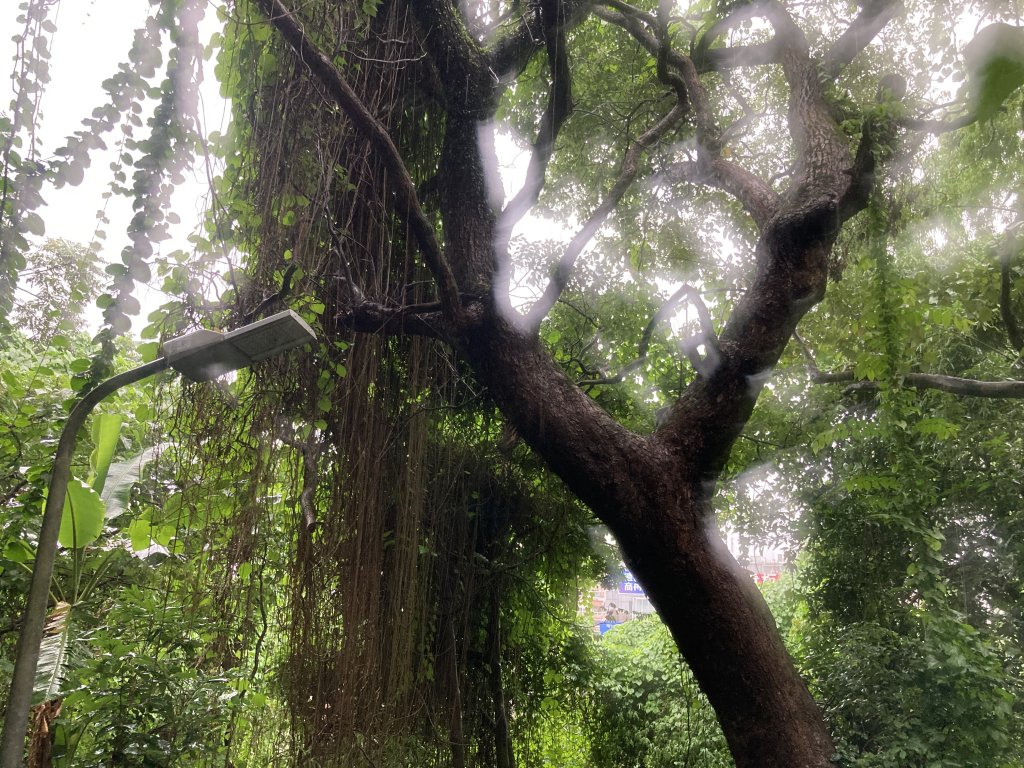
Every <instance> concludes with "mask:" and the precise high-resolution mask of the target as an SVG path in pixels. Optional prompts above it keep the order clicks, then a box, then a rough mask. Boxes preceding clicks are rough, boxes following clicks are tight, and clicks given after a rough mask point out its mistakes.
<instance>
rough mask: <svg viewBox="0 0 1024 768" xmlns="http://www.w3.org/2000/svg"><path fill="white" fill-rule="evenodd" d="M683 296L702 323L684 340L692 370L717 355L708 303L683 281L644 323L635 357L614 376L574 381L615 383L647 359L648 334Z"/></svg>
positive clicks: (582, 384) (699, 368)
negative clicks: (700, 351)
mask: <svg viewBox="0 0 1024 768" xmlns="http://www.w3.org/2000/svg"><path fill="white" fill-rule="evenodd" d="M683 299H689V300H690V302H691V303H692V304H693V305H694V307H695V308H696V310H697V319H698V321H699V322H700V327H701V332H700V333H699V334H696V335H695V336H692V337H690V338H689V339H687V340H686V341H685V342H683V352H684V354H686V357H687V359H688V360H689V361H690V364H691V365H693V367H694V370H696V371H698V372H700V371H701V370H702V369H703V368H705V367H706V365H707V362H708V361H710V360H714V359H716V358H717V355H718V337H717V335H716V334H715V326H714V322H713V321H712V319H711V313H710V312H708V308H707V305H706V304H705V303H704V300H703V299H702V298H701V296H700V292H699V291H697V289H696V288H694V287H693V286H692V285H688V284H684V285H683V286H682V287H680V288H679V289H678V290H677V291H676V292H675V293H673V294H672V295H671V296H669V297H668V298H667V299H666V300H665V303H664V304H662V305H661V307H659V308H658V311H657V312H655V313H654V315H653V316H652V317H651V319H650V321H649V322H648V323H647V325H646V327H645V328H644V331H643V333H642V334H640V342H639V343H638V344H637V357H636V359H635V360H633V361H632V362H630V363H628V364H627V365H625V366H624V367H623V368H622V369H621V370H620V371H619V372H618V373H616V374H614V375H613V376H603V377H601V378H597V379H583V380H582V381H578V382H576V384H577V385H578V386H581V387H588V386H598V385H607V384H618V383H619V382H621V381H623V380H624V379H625V378H626V376H628V375H629V374H631V373H632V372H633V371H635V370H636V369H637V368H639V367H640V366H641V365H642V364H643V363H644V361H645V360H647V353H648V350H649V349H650V345H651V337H652V336H653V335H654V331H655V330H656V329H657V327H658V326H659V325H661V324H662V323H663V322H665V320H667V319H668V318H669V317H670V316H671V315H672V313H673V312H674V311H675V310H676V308H677V307H678V306H679V305H680V304H681V303H682V301H683ZM702 344H703V345H704V346H705V348H706V349H707V354H706V356H705V357H704V358H701V357H700V355H699V354H698V353H697V347H699V346H701V345H702Z"/></svg>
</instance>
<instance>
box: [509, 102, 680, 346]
mask: <svg viewBox="0 0 1024 768" xmlns="http://www.w3.org/2000/svg"><path fill="white" fill-rule="evenodd" d="M685 114H686V110H685V108H684V107H683V106H682V105H680V104H676V105H675V106H673V107H672V109H671V110H669V112H668V114H666V115H665V116H664V117H662V118H661V119H660V120H659V121H658V122H657V123H655V124H654V125H653V126H652V127H651V128H649V129H648V130H647V131H646V132H644V133H643V134H641V135H640V136H639V137H637V139H636V141H634V142H633V144H632V145H631V146H630V148H629V149H628V150H627V151H626V156H625V158H623V161H622V169H621V170H620V171H619V177H618V179H617V180H616V181H615V184H614V185H613V186H612V188H611V189H610V190H609V191H608V194H607V195H606V196H605V198H604V200H602V201H601V204H600V205H599V206H598V207H597V208H596V209H594V212H593V213H591V214H590V218H588V219H587V221H586V223H585V224H584V225H583V227H582V228H581V229H580V231H579V232H577V233H576V236H575V237H573V239H572V240H571V241H570V243H569V245H568V247H567V248H566V249H565V253H563V254H562V258H561V259H560V260H559V262H558V266H557V267H556V268H555V273H554V275H552V276H551V280H550V281H549V282H548V285H547V287H546V288H545V289H544V293H543V294H542V295H541V297H540V298H539V299H537V301H536V302H535V303H534V305H533V306H532V307H530V311H529V312H527V314H526V326H527V327H528V328H530V329H531V330H532V331H536V329H538V328H539V327H540V323H541V321H542V320H543V319H544V318H545V317H546V316H547V314H548V312H550V311H551V308H552V307H553V306H555V302H557V301H558V297H559V296H560V295H561V294H562V291H563V290H565V287H566V286H567V285H568V284H569V280H570V278H571V277H572V272H573V268H574V267H575V265H576V259H577V258H579V255H580V254H581V253H582V252H583V249H584V248H585V247H586V246H587V243H589V242H590V241H591V240H592V239H593V237H594V235H595V234H597V231H598V230H599V229H600V228H601V225H602V224H604V222H605V220H606V219H607V218H608V216H609V215H610V214H611V212H612V211H614V210H615V208H616V206H618V204H619V202H620V201H621V200H622V197H623V196H624V195H625V194H626V191H627V190H628V189H629V187H630V186H631V185H632V183H633V181H634V180H635V179H636V175H637V173H638V171H639V165H640V153H641V152H643V151H644V150H646V149H648V148H649V147H651V146H652V145H653V144H654V143H655V142H657V141H658V140H659V139H660V138H661V137H663V136H664V135H665V134H666V133H668V132H669V130H671V129H672V128H673V127H674V126H676V125H677V124H678V123H679V121H680V120H682V118H683V116H684V115H685Z"/></svg>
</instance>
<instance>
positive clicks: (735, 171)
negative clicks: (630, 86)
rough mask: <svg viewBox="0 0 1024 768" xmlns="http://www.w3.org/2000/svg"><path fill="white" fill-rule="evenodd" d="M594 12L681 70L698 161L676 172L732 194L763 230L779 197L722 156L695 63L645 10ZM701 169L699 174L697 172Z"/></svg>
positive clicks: (613, 2)
mask: <svg viewBox="0 0 1024 768" xmlns="http://www.w3.org/2000/svg"><path fill="white" fill-rule="evenodd" d="M609 4H611V5H614V6H615V7H621V6H623V5H625V4H624V3H622V2H619V0H609ZM595 14H596V15H598V16H600V17H601V18H602V19H605V20H606V21H608V22H609V23H612V24H615V25H616V26H619V27H621V28H622V29H624V30H625V31H626V32H628V33H629V34H630V35H632V36H633V38H634V39H635V40H636V41H637V42H639V43H640V44H641V45H642V46H643V47H644V48H645V49H646V50H647V51H648V52H649V53H650V54H651V55H652V56H653V57H655V59H657V60H660V61H663V62H664V64H665V67H666V69H667V67H668V66H671V67H672V68H673V69H674V70H675V71H676V72H678V73H679V74H678V77H680V78H681V79H682V81H683V82H684V83H685V87H686V92H687V95H688V96H689V101H690V104H691V105H692V107H693V110H694V114H695V117H696V125H697V142H698V160H697V163H695V164H692V165H688V164H679V165H677V166H673V168H674V169H675V170H676V172H677V174H682V175H683V177H684V178H686V179H687V180H688V181H699V182H700V183H703V184H708V185H710V186H714V187H717V188H719V189H721V190H723V191H725V192H728V193H729V194H731V195H733V196H734V197H736V199H737V200H738V201H739V202H740V204H741V205H743V207H744V209H745V210H747V212H748V213H750V215H751V216H752V217H753V218H754V221H755V222H756V223H757V225H758V227H759V228H762V229H763V228H764V226H765V225H766V224H767V223H768V221H769V220H770V219H771V218H772V216H774V215H775V213H776V212H777V210H778V207H779V202H780V198H779V196H778V195H777V194H776V193H775V191H774V190H773V189H772V188H771V186H770V185H769V184H768V183H767V182H765V181H763V180H762V179H760V178H758V177H757V176H755V175H754V174H753V173H750V172H749V171H747V170H745V169H743V168H741V167H740V166H738V165H736V164H734V163H731V162H729V161H728V160H725V159H723V158H722V157H721V156H720V142H721V138H720V135H719V132H718V129H717V126H716V125H715V122H714V116H713V113H712V110H711V105H710V102H709V100H708V97H707V92H706V91H705V89H704V86H703V85H701V83H700V80H699V78H698V72H697V69H696V68H695V66H694V62H693V61H692V60H691V59H690V58H689V57H687V56H684V55H682V54H680V53H679V52H678V51H676V50H674V49H671V48H668V47H667V46H666V44H665V42H664V40H660V41H659V40H658V39H657V38H656V37H655V36H654V35H653V34H651V33H650V32H649V31H648V30H647V29H646V28H645V27H644V25H643V23H641V21H640V18H641V17H642V16H643V14H642V12H637V13H636V14H630V15H627V14H619V13H614V12H611V11H607V10H604V9H601V8H598V9H595ZM649 23H651V24H655V20H654V19H653V18H651V19H650V22H649ZM698 170H699V173H695V172H696V171H698ZM677 178H678V176H677Z"/></svg>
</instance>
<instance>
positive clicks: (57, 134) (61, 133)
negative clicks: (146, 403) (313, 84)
mask: <svg viewBox="0 0 1024 768" xmlns="http://www.w3.org/2000/svg"><path fill="white" fill-rule="evenodd" d="M149 12H150V7H149V4H148V3H141V2H124V1H123V0H121V1H119V2H109V1H108V2H99V1H98V0H70V1H69V0H64V2H60V3H59V4H58V5H57V6H56V8H55V13H56V18H55V23H56V25H57V32H56V34H55V35H54V36H53V38H52V43H51V48H50V50H51V58H50V79H51V80H50V83H49V84H48V85H47V87H46V91H45V93H44V94H43V100H42V104H41V110H40V111H41V114H42V118H41V120H40V121H39V124H38V126H37V131H38V136H39V138H40V140H41V150H40V153H41V157H42V158H44V159H46V158H49V157H51V156H52V155H53V153H54V151H55V150H56V149H57V148H59V147H61V146H63V144H64V143H65V139H66V137H67V136H68V135H70V134H71V133H73V132H74V131H76V130H78V129H80V128H81V121H82V120H83V119H84V118H86V117H89V116H90V115H91V114H92V111H93V110H94V109H95V108H96V107H97V106H100V105H102V104H104V103H105V102H106V94H105V93H104V91H103V88H102V83H103V81H104V80H105V79H107V78H108V77H110V76H111V75H113V74H114V73H115V72H116V71H117V68H118V64H119V63H121V62H123V61H126V60H127V59H128V50H129V48H130V46H131V43H132V38H133V33H134V30H135V29H137V28H139V27H141V26H142V24H143V22H144V21H145V19H146V18H147V16H148V15H149ZM13 16H14V14H13V9H6V8H5V9H4V11H3V17H2V23H3V24H4V25H5V26H6V25H10V24H12V23H13ZM51 18H52V17H51ZM205 22H206V23H205V24H204V29H203V34H205V35H208V34H209V33H210V32H212V31H213V29H214V26H215V25H216V19H215V18H214V17H213V13H212V8H211V9H210V10H209V11H208V13H207V18H206V19H205ZM211 22H212V23H211ZM11 31H12V33H15V34H18V33H20V32H21V28H20V27H18V28H16V29H12V30H11ZM0 38H2V39H0V65H2V67H3V70H2V71H4V72H5V75H7V76H9V75H10V72H11V69H12V68H13V56H14V53H15V47H14V43H13V42H12V41H11V34H7V32H6V30H5V31H4V33H3V34H2V35H0ZM210 69H212V67H210ZM207 79H208V82H206V83H204V86H203V104H204V105H205V107H206V117H205V120H206V123H207V125H206V130H212V129H217V130H220V122H221V120H222V119H224V113H225V109H224V106H225V105H224V102H223V100H221V99H220V97H219V95H218V94H217V86H216V83H214V82H213V81H212V76H211V77H209V78H207ZM5 91H6V93H7V94H8V96H7V97H6V98H5V101H6V100H7V99H8V98H9V94H10V86H9V85H8V86H7V88H6V89H5ZM5 107H6V104H5ZM148 116H149V115H148V114H146V113H145V112H144V113H143V118H144V119H145V118H147V117H148ZM117 138H118V129H116V128H115V130H114V131H113V132H111V133H110V134H107V135H106V136H104V141H105V142H106V144H107V146H108V148H109V150H108V152H106V153H95V152H94V153H93V155H92V164H91V167H90V168H89V169H88V170H87V171H86V174H85V179H84V181H83V182H82V183H81V184H79V185H78V186H77V187H71V186H65V187H63V188H61V189H59V190H58V189H53V188H48V189H44V191H43V198H44V200H46V203H47V205H46V207H45V208H44V209H43V210H41V211H39V213H40V215H41V216H42V217H43V220H44V221H45V222H46V235H45V236H46V237H47V238H51V237H52V238H64V239H66V240H70V241H73V242H76V243H82V244H88V243H90V242H91V241H92V240H93V239H94V238H93V233H94V232H95V230H96V228H97V211H99V210H100V209H101V208H103V207H104V204H105V203H107V208H106V213H107V216H108V218H109V219H110V223H109V224H108V225H105V226H104V227H103V229H104V230H105V231H106V233H107V238H106V241H104V243H103V251H102V254H101V255H102V258H103V260H104V261H105V262H107V263H111V262H116V261H119V254H120V252H121V249H122V248H124V247H125V246H126V245H128V244H129V241H128V238H127V236H126V235H125V230H126V228H127V226H128V222H129V221H130V220H131V217H132V214H133V211H132V207H131V201H130V200H129V199H128V198H125V197H123V196H119V195H114V196H112V197H111V198H110V200H109V202H108V201H104V200H103V193H104V192H105V191H107V188H108V185H109V183H110V181H111V179H112V173H111V171H110V169H109V164H110V162H111V161H112V160H113V159H114V158H115V156H116V155H115V152H114V147H115V143H116V141H117ZM128 170H129V172H130V169H128ZM186 179H187V181H186V183H185V184H183V185H181V186H180V187H179V188H178V189H177V190H176V191H175V195H174V199H173V203H172V205H173V208H174V211H175V212H176V213H177V214H178V215H179V216H180V217H181V224H180V225H179V226H178V227H172V229H171V232H172V238H171V240H168V241H166V242H164V243H162V244H160V246H159V247H160V248H161V249H162V250H163V251H164V252H169V251H172V250H176V249H179V248H180V249H187V248H188V247H189V246H188V242H187V237H188V235H189V233H190V232H191V231H192V230H193V229H194V228H195V226H196V224H197V222H198V220H199V214H200V213H201V211H202V210H203V208H204V205H205V203H204V200H203V198H204V196H205V194H206V180H205V177H202V176H199V177H192V176H191V175H190V174H188V173H186ZM153 283H154V285H156V286H158V285H159V284H158V283H157V282H156V280H155V279H154V281H153ZM139 300H140V302H141V303H142V313H141V315H140V316H139V317H137V318H133V323H132V331H133V333H135V334H138V332H139V331H140V330H142V328H143V327H144V326H145V316H146V315H147V314H148V313H149V312H150V311H152V309H153V308H155V307H156V306H158V305H159V304H161V303H162V302H163V301H165V300H166V299H165V297H164V296H163V295H162V294H160V293H159V292H157V291H155V290H153V289H152V288H151V289H150V290H143V291H141V292H140V295H139ZM89 321H90V325H92V326H93V327H94V329H95V328H98V327H99V323H100V312H99V310H98V309H95V308H94V309H93V310H92V311H91V312H90V314H89Z"/></svg>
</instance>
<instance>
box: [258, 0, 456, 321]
mask: <svg viewBox="0 0 1024 768" xmlns="http://www.w3.org/2000/svg"><path fill="white" fill-rule="evenodd" d="M258 3H259V6H260V9H261V10H262V11H263V12H264V13H265V14H266V15H267V17H268V19H269V20H270V23H271V24H272V25H273V26H274V27H275V28H276V29H277V30H278V31H279V32H280V33H281V36H282V37H284V39H285V40H286V41H287V42H288V44H289V45H290V46H291V47H292V49H293V50H294V51H295V53H296V54H297V55H298V57H299V59H300V60H301V61H302V63H304V64H305V65H306V66H307V67H309V69H310V71H311V72H312V73H313V74H314V75H315V76H316V78H317V79H318V80H319V81H320V83H321V84H322V85H323V86H324V88H325V89H326V90H327V93H328V94H329V95H330V96H331V98H333V99H334V101H335V102H336V103H337V104H338V106H339V107H341V108H342V110H344V112H345V114H346V115H348V117H349V119H350V120H351V121H352V125H353V126H355V128H356V129H357V130H358V131H359V132H360V133H361V134H362V135H363V136H364V137H365V138H366V139H367V140H368V141H369V142H370V144H371V145H372V146H373V148H374V149H375V150H376V151H377V152H378V153H379V155H380V157H381V160H382V161H383V163H384V165H385V167H386V168H387V171H388V174H389V176H390V177H391V179H390V183H391V186H392V188H393V190H394V194H395V207H396V209H397V210H398V214H399V215H400V216H401V217H402V218H403V219H404V220H405V221H406V223H407V224H408V226H409V229H410V230H411V231H412V233H413V236H414V237H415V238H416V243H417V245H418V246H419V248H420V251H421V253H422V254H423V258H424V261H426V264H427V267H428V268H429V269H430V272H431V274H432V275H433V276H434V280H435V281H437V287H438V292H439V294H440V298H441V304H442V306H443V309H444V315H445V317H446V318H448V319H449V320H454V319H455V318H456V317H457V316H458V314H459V312H460V304H459V294H458V290H457V288H456V284H455V277H454V275H453V274H452V271H451V268H450V267H449V266H448V263H447V261H446V260H445V258H444V255H443V254H442V252H441V246H440V244H439V243H438V242H437V237H436V235H435V233H434V228H433V226H432V225H431V223H430V222H429V221H428V220H427V217H426V216H425V215H424V213H423V209H422V208H421V207H420V202H419V199H418V198H417V197H416V187H415V185H414V184H413V181H412V178H411V177H410V175H409V170H408V169H407V168H406V167H405V163H404V162H403V160H402V157H401V154H400V153H399V151H398V148H397V147H396V146H395V144H394V142H393V141H392V140H391V136H390V135H389V134H388V132H387V130H386V129H385V128H384V126H383V125H381V123H380V122H379V121H378V120H377V119H376V118H375V117H374V116H373V115H372V114H370V111H369V110H368V109H367V108H366V105H365V104H363V102H362V101H361V100H360V98H359V97H358V96H357V95H356V93H355V91H353V90H352V88H351V86H349V84H348V83H347V82H345V79H344V78H343V77H342V76H341V73H340V72H339V71H338V68H337V67H336V66H334V63H333V62H332V61H331V60H330V58H328V57H327V55H325V54H324V53H323V52H322V51H321V50H320V49H319V48H318V47H317V46H316V45H315V44H314V43H313V42H312V41H311V40H310V39H309V38H308V37H307V36H306V33H305V32H304V31H303V29H302V27H301V26H299V24H298V22H297V21H296V20H295V17H294V16H292V14H291V13H290V12H289V10H288V9H287V8H286V7H285V6H284V4H283V3H282V2H281V0H258Z"/></svg>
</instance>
